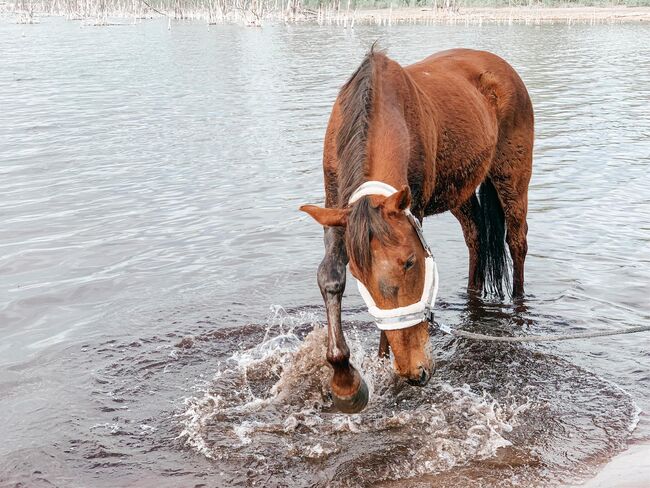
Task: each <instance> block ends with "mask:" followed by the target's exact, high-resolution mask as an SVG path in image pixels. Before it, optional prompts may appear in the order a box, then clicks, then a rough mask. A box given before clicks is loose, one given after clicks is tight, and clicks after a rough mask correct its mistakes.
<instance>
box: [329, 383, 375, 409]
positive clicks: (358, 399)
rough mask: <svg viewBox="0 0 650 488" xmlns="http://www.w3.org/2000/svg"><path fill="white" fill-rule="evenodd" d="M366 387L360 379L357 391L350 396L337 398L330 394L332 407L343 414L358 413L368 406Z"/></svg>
mask: <svg viewBox="0 0 650 488" xmlns="http://www.w3.org/2000/svg"><path fill="white" fill-rule="evenodd" d="M369 396H370V394H369V393H368V385H366V382H365V381H363V378H361V383H360V384H359V389H358V390H357V392H356V393H355V394H353V395H350V396H338V395H337V394H336V393H334V392H332V401H333V402H334V406H335V407H336V408H337V409H338V410H340V411H341V412H343V413H359V412H361V410H363V409H364V408H366V405H368V398H369Z"/></svg>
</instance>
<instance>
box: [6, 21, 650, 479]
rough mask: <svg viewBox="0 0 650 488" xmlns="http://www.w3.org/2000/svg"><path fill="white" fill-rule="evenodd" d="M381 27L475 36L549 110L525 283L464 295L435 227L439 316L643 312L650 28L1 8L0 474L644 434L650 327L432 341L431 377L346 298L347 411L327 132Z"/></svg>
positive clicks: (233, 468) (141, 475)
mask: <svg viewBox="0 0 650 488" xmlns="http://www.w3.org/2000/svg"><path fill="white" fill-rule="evenodd" d="M378 38H379V39H380V40H381V43H382V45H383V46H384V47H386V48H388V50H389V54H390V55H391V56H392V57H394V58H395V59H396V60H398V61H400V62H402V63H403V64H406V63H410V62H414V61H417V60H419V59H420V58H422V57H424V56H426V55H428V54H430V53H432V52H434V51H438V50H442V49H446V48H451V47H459V46H463V47H473V48H480V49H486V50H490V51H493V52H495V53H497V54H499V55H501V56H503V57H504V58H505V59H507V60H508V61H509V62H510V63H511V64H512V65H513V66H514V67H515V68H516V69H517V70H518V71H519V73H520V74H521V76H522V78H523V79H524V81H525V83H526V84H527V86H528V88H529V91H530V94H531V97H532V99H533V103H534V106H535V110H536V148H535V162H534V176H533V179H532V182H531V187H530V213H529V225H530V232H529V248H530V253H529V257H528V260H527V293H528V296H527V299H526V301H525V304H524V305H523V306H521V307H517V308H514V307H513V306H512V305H511V304H509V303H505V304H500V303H498V302H491V301H489V300H488V301H486V302H485V303H483V304H476V303H472V302H470V301H468V298H467V296H466V295H465V293H464V288H465V282H466V273H467V251H466V249H465V245H464V243H463V240H462V235H461V232H460V228H459V226H458V224H457V223H456V221H455V220H454V219H453V218H452V217H451V216H449V215H442V216H437V217H433V218H430V219H428V220H427V221H426V222H425V234H426V235H427V236H428V239H429V241H430V243H431V245H432V247H433V249H434V252H435V253H436V255H437V260H438V265H439V267H440V274H441V289H440V301H441V305H440V310H439V311H438V317H439V318H441V319H442V320H443V321H445V322H447V323H449V324H453V325H456V326H460V327H464V328H466V329H468V330H473V331H482V332H492V333H497V332H499V333H505V332H510V333H517V334H519V333H533V334H550V333H562V332H567V333H568V332H577V331H588V330H592V329H594V330H595V329H598V330H601V329H602V330H619V329H622V328H624V327H630V326H637V325H646V324H647V323H648V322H649V320H650V303H649V299H648V297H649V296H650V197H649V194H648V187H649V186H650V171H648V168H649V165H650V117H648V112H647V110H648V105H649V102H650V43H649V42H648V39H650V26H647V25H642V24H638V25H634V24H630V25H596V26H587V25H584V26H583V25H573V26H566V25H545V26H541V27H540V26H537V27H534V26H518V25H512V26H494V25H483V26H398V27H393V28H380V27H374V26H358V27H357V28H355V29H354V30H344V29H341V28H336V27H322V28H320V27H316V26H282V25H278V26H267V27H265V28H263V29H248V28H243V27H235V26H212V27H207V26H205V25H202V24H184V23H178V24H173V25H172V28H171V30H168V29H167V23H166V22H164V21H149V22H145V23H141V24H137V25H120V26H112V27H87V26H83V25H81V24H80V23H77V22H67V21H64V20H62V19H56V18H43V19H41V23H40V24H39V25H15V24H13V23H11V22H9V21H8V20H6V19H5V20H3V21H2V22H1V23H0V194H1V195H2V202H1V206H0V209H1V215H2V226H1V228H0V417H1V420H2V421H1V422H0V439H2V442H0V486H29V487H41V486H59V487H82V486H93V487H113V486H139V487H140V486H142V487H146V486H151V487H153V486H156V487H161V486H169V487H178V486H210V487H212V486H267V487H268V486H371V485H372V486H400V487H401V486H409V487H416V486H430V485H435V486H438V487H447V486H448V487H457V486H465V487H471V486H476V487H478V486H482V487H486V486H526V487H528V486H537V485H544V486H554V485H558V486H562V485H565V484H568V483H573V482H576V481H579V480H580V479H583V478H588V477H589V476H591V475H592V474H593V473H594V472H595V470H596V469H597V467H598V466H599V465H601V464H602V463H604V462H606V461H607V460H608V459H609V458H611V457H612V456H613V455H615V454H616V453H618V452H620V451H622V450H623V449H625V447H626V446H627V445H629V444H631V443H644V442H648V441H650V417H648V414H647V412H648V411H650V336H648V334H638V335H631V336H618V337H612V338H599V339H590V340H583V341H578V342H566V343H552V344H548V345H503V344H501V345H499V344H496V345H495V344H480V343H473V342H468V341H459V340H452V339H450V338H449V337H448V336H442V335H439V334H438V335H436V336H435V337H434V338H433V343H434V348H435V351H436V357H437V363H438V369H437V371H436V373H435V376H434V378H433V379H432V381H431V382H430V383H429V385H428V386H427V387H426V388H423V389H418V388H414V387H410V386H408V385H405V384H404V383H403V382H401V381H399V380H397V379H395V378H394V376H393V374H392V369H391V367H390V365H388V364H385V363H384V362H382V361H379V360H377V359H376V357H375V356H376V348H377V344H378V333H377V331H376V330H375V329H374V326H373V325H372V324H371V323H370V322H369V319H368V316H367V315H366V314H365V313H364V309H363V306H362V301H361V299H360V297H359V296H358V294H357V292H356V290H355V287H354V286H348V291H347V293H346V296H345V301H344V305H345V311H344V319H345V321H346V330H347V331H348V332H347V335H348V340H349V342H350V344H351V348H352V350H353V358H354V361H355V364H357V365H359V366H360V368H361V369H362V371H363V374H364V376H365V378H366V380H367V381H368V384H369V387H370V389H371V394H372V398H371V401H370V404H369V405H368V408H367V409H366V410H365V411H364V412H363V413H362V414H360V415H356V416H346V415H342V414H338V413H336V412H333V411H332V410H331V405H330V400H329V399H328V397H327V383H328V375H329V370H328V369H327V366H325V362H324V348H325V346H324V341H325V333H324V331H323V329H322V324H323V322H324V314H323V308H322V302H321V298H320V293H319V291H318V287H317V285H316V279H315V272H316V268H317V266H318V263H319V261H320V259H321V257H322V253H323V251H322V232H321V229H320V228H318V226H317V225H316V224H314V223H313V222H312V221H311V219H309V218H308V217H306V216H305V215H304V214H301V213H300V212H298V210H297V209H298V206H299V205H300V204H302V203H307V202H312V203H315V202H321V201H322V199H323V190H322V175H321V168H320V157H321V145H322V139H323V134H324V131H325V125H326V122H327V118H328V115H329V110H330V108H331V104H332V102H333V100H334V98H335V96H336V93H337V89H338V87H339V86H340V85H341V84H342V83H343V82H344V80H345V79H346V78H347V76H349V74H350V73H351V72H352V71H353V70H354V68H355V67H356V65H357V64H358V63H359V62H360V60H361V58H362V56H363V54H364V51H365V50H366V49H367V47H368V46H369V45H370V44H371V43H372V41H374V40H375V39H378Z"/></svg>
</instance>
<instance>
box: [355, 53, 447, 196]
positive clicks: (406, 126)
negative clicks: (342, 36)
mask: <svg viewBox="0 0 650 488" xmlns="http://www.w3.org/2000/svg"><path fill="white" fill-rule="evenodd" d="M373 77H374V79H373V102H372V103H373V105H372V107H373V110H372V114H373V115H372V118H371V123H370V130H369V137H368V149H367V153H368V166H367V168H368V174H367V176H368V179H369V180H378V181H383V182H385V183H388V184H389V185H391V186H393V187H395V188H400V187H401V186H403V185H405V184H409V185H410V186H411V190H412V193H413V196H414V207H415V208H418V207H420V206H422V207H423V206H424V202H425V201H427V200H428V198H429V197H430V195H431V194H432V192H433V180H434V160H435V134H436V130H435V120H434V117H433V115H432V114H431V113H430V112H431V110H430V109H431V107H430V102H429V100H428V98H426V97H425V96H424V95H423V94H422V92H421V90H420V89H419V88H418V87H417V85H416V84H415V82H414V81H413V79H412V78H411V76H410V75H409V74H408V72H406V71H405V70H404V69H403V68H402V67H401V66H400V65H399V64H398V63H396V62H395V61H392V60H390V59H388V58H387V57H385V60H384V62H382V63H377V65H376V66H375V71H374V74H373Z"/></svg>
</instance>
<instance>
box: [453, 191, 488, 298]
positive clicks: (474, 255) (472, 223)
mask: <svg viewBox="0 0 650 488" xmlns="http://www.w3.org/2000/svg"><path fill="white" fill-rule="evenodd" d="M478 206H479V202H478V198H477V197H476V194H475V193H472V196H471V197H470V198H469V199H468V200H467V201H466V202H465V203H463V204H462V205H461V206H459V207H457V208H455V209H452V210H451V213H452V215H453V216H454V217H456V219H457V220H458V222H459V223H460V226H461V228H462V229H463V237H464V239H465V244H466V245H467V250H468V254H469V272H468V277H467V290H468V291H469V292H472V291H474V292H478V293H480V292H481V291H482V290H483V282H484V277H483V275H482V273H481V269H480V263H479V260H480V236H479V227H478V223H477V221H476V212H477V209H478Z"/></svg>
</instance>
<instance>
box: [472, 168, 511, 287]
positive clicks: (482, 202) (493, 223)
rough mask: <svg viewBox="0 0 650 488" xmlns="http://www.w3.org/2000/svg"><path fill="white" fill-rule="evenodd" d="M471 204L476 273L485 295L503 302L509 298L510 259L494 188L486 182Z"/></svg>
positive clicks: (488, 180)
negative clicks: (476, 249)
mask: <svg viewBox="0 0 650 488" xmlns="http://www.w3.org/2000/svg"><path fill="white" fill-rule="evenodd" d="M473 201H474V206H473V207H474V221H475V222H476V224H477V225H478V233H479V255H478V266H477V270H476V272H477V273H479V281H480V282H482V283H483V290H484V292H485V293H491V294H497V295H498V296H499V297H500V298H503V297H504V296H505V295H506V294H508V295H510V294H511V291H510V258H509V255H508V251H507V249H506V222H505V216H504V214H503V208H502V207H501V202H500V201H499V195H497V191H496V188H494V185H493V184H492V181H491V180H490V179H489V178H486V179H485V181H484V182H483V183H481V186H479V188H478V200H477V199H473Z"/></svg>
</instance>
